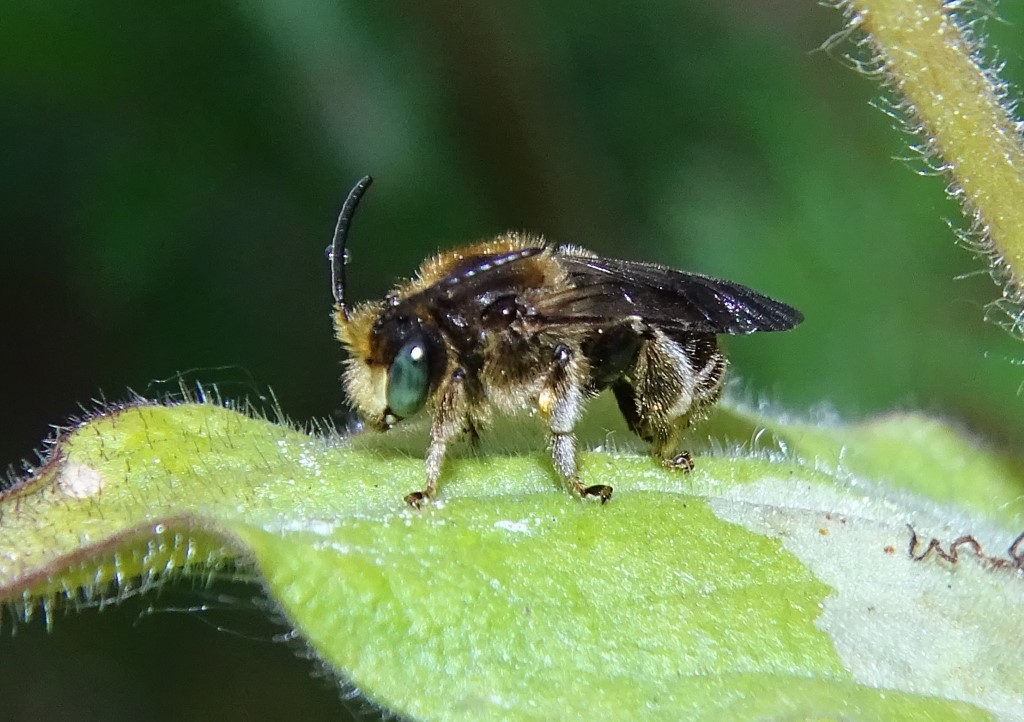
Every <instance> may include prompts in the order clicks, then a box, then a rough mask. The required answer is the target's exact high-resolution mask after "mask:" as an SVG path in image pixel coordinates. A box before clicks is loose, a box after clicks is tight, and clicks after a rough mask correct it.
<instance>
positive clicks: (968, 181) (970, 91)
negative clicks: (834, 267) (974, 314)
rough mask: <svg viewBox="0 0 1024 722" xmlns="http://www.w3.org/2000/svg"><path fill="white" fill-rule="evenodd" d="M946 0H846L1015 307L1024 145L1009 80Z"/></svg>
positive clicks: (1021, 265) (1021, 293)
mask: <svg viewBox="0 0 1024 722" xmlns="http://www.w3.org/2000/svg"><path fill="white" fill-rule="evenodd" d="M957 5H958V4H956V3H945V4H944V3H942V2H940V1H939V0H849V1H848V2H846V3H844V5H843V7H844V9H845V10H846V12H847V13H848V15H849V17H850V22H851V27H852V28H855V29H858V30H860V31H863V32H865V33H867V37H868V40H869V42H870V43H871V45H872V46H873V49H874V51H875V52H876V53H877V60H878V61H880V63H881V65H882V67H884V70H885V72H886V74H887V76H888V79H889V81H890V83H891V85H892V86H893V88H894V89H895V90H896V91H897V92H898V93H899V94H900V96H901V98H902V100H903V102H904V103H905V110H907V111H908V112H909V115H910V116H911V117H912V118H913V120H914V121H916V122H917V123H919V130H920V132H921V133H922V134H923V136H924V137H925V138H926V139H927V144H928V147H927V149H928V150H929V151H930V152H932V153H933V154H934V155H936V156H937V157H938V158H940V159H941V161H942V165H943V168H944V169H945V170H946V171H947V172H948V173H949V175H950V177H951V179H952V187H953V189H954V191H953V192H954V195H956V196H959V197H960V199H961V200H962V202H963V204H964V211H965V213H966V214H968V216H970V217H971V218H972V221H973V222H974V230H975V231H976V232H977V238H976V241H977V242H979V243H980V247H981V249H982V250H983V251H984V252H985V254H986V255H987V256H988V257H989V258H990V260H991V263H992V264H993V271H995V273H996V276H997V277H998V278H999V279H1000V280H1002V281H1004V282H1005V283H1006V289H1005V295H1006V297H1007V298H1008V299H1010V300H1012V301H1013V302H1014V305H1015V307H1016V308H1015V311H1014V317H1013V324H1012V325H1013V327H1014V328H1013V330H1014V331H1015V332H1016V333H1018V334H1019V333H1021V332H1022V331H1024V329H1022V328H1021V325H1020V324H1021V320H1022V318H1021V316H1020V313H1021V312H1020V308H1019V306H1017V304H1021V303H1022V302H1024V285H1022V282H1021V273H1022V269H1024V144H1022V142H1021V133H1020V126H1019V124H1018V122H1017V120H1016V119H1015V118H1014V117H1013V115H1012V112H1011V108H1010V106H1009V104H1008V103H1007V102H1006V101H1005V95H1006V92H1005V86H1004V85H1003V84H1002V83H1001V81H999V79H998V78H997V77H996V73H995V71H994V70H992V69H991V68H986V67H985V66H984V65H983V64H982V58H981V57H980V53H979V52H978V47H977V39H976V38H974V37H973V36H972V34H971V32H970V30H969V29H968V28H967V23H966V22H965V21H964V20H963V18H962V17H959V16H958V15H957V11H958V9H957Z"/></svg>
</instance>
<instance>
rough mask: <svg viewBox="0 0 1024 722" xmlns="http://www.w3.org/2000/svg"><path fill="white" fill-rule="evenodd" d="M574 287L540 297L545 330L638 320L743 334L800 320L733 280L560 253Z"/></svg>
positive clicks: (537, 307)
mask: <svg viewBox="0 0 1024 722" xmlns="http://www.w3.org/2000/svg"><path fill="white" fill-rule="evenodd" d="M558 260H559V262H560V263H561V264H562V265H563V267H564V268H565V270H566V272H567V273H568V276H569V280H570V283H571V284H572V288H569V289H565V290H561V291H554V292H551V293H546V294H540V295H538V297H536V298H535V299H534V302H533V304H532V305H533V311H534V312H535V314H536V316H535V317H536V318H538V319H539V320H540V321H541V323H542V324H544V325H545V326H560V325H571V324H577V323H602V324H603V323H614V322H616V321H621V320H623V319H625V318H630V317H633V318H640V319H642V320H643V321H644V322H645V323H647V324H649V325H651V326H657V327H659V328H662V329H663V330H666V331H681V332H686V333H716V334H747V333H754V332H755V331H784V330H786V329H789V328H793V327H794V326H796V325H797V324H798V323H800V322H801V321H802V320H803V315H802V314H801V313H800V312H799V311H797V310H796V309H795V308H792V307H791V306H787V305H786V304H784V303H782V302H780V301H776V300H774V299H771V298H768V297H767V296H765V295H763V294H760V293H758V292H757V291H754V290H752V289H750V288H747V287H746V286H742V285H740V284H738V283H732V282H731V281H723V280H720V279H717V278H709V277H708V276H701V275H698V274H694V273H686V272H684V271H677V270H675V269H672V268H667V267H665V266H658V265H654V264H650V263H638V262H634V261H620V260H616V259H609V258H598V257H591V256H583V255H575V254H571V253H569V254H561V253H560V254H559V255H558Z"/></svg>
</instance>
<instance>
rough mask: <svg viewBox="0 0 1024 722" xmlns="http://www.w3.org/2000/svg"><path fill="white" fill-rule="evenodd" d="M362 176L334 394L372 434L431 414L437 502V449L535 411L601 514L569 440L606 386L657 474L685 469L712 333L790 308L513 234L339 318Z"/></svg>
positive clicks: (353, 197) (782, 320)
mask: <svg viewBox="0 0 1024 722" xmlns="http://www.w3.org/2000/svg"><path fill="white" fill-rule="evenodd" d="M371 182H372V179H371V178H370V177H369V176H367V177H365V178H363V179H362V180H360V181H359V182H358V183H357V184H356V185H355V187H354V188H353V189H352V190H351V192H350V193H349V194H348V197H347V198H346V200H345V203H344V205H343V207H342V210H341V214H340V215H339V217H338V222H337V226H336V228H335V233H334V240H333V242H332V244H331V246H329V247H328V256H329V258H330V259H331V271H332V274H331V275H332V287H333V291H334V301H335V305H334V313H333V317H334V325H335V329H336V332H337V337H338V339H339V340H340V341H341V343H342V344H343V345H344V346H345V348H346V349H347V350H348V354H349V358H348V360H347V362H346V368H345V372H344V384H345V388H346V391H347V393H348V396H349V399H350V400H351V403H352V405H353V406H354V407H355V408H356V410H357V411H358V412H359V414H360V415H361V417H362V419H363V421H364V422H365V423H366V424H367V425H368V426H370V427H372V428H374V429H377V430H381V431H386V430H388V429H390V428H392V427H393V426H394V425H395V424H397V423H399V422H400V421H403V420H404V419H408V418H410V417H412V416H414V415H416V414H417V413H419V412H420V411H422V410H424V409H426V410H428V411H429V413H430V414H431V422H430V442H429V445H428V447H427V452H426V458H425V465H426V484H425V485H424V487H423V489H422V490H419V491H414V492H412V493H411V494H409V495H407V496H406V497H405V501H406V502H407V503H408V504H410V505H411V506H414V507H419V506H421V505H422V504H423V503H424V502H426V501H428V500H429V499H431V498H432V497H433V496H434V494H435V493H436V491H437V485H438V480H439V479H440V477H441V470H442V466H443V463H444V458H445V455H446V454H447V452H448V446H449V445H450V444H451V443H452V442H453V441H455V440H457V439H459V438H460V437H464V436H468V437H469V438H470V439H472V440H475V439H477V438H478V435H479V433H480V431H481V430H482V429H484V428H485V427H486V426H487V424H488V422H489V421H490V419H491V416H492V413H493V411H494V410H495V409H498V410H501V411H504V412H506V413H521V412H527V413H531V412H534V411H536V412H539V415H540V416H541V417H542V418H543V419H544V421H545V422H546V424H547V428H548V433H549V446H550V452H551V459H552V461H553V463H554V467H555V470H556V471H557V472H558V475H559V476H560V477H561V478H562V479H563V480H564V482H565V483H566V485H567V486H568V487H569V488H571V489H572V491H573V492H575V493H576V494H577V495H579V496H580V497H596V498H598V499H600V500H601V502H602V503H604V502H607V501H608V499H609V498H611V495H612V487H611V486H608V485H607V484H591V485H587V484H585V483H584V482H583V481H581V480H580V476H579V467H578V463H577V444H576V437H575V435H574V433H573V429H574V427H575V426H576V422H577V421H579V419H580V417H581V415H582V414H583V410H584V406H585V405H586V403H587V401H588V400H589V399H590V398H592V397H594V396H596V395H597V394H598V393H599V392H601V391H603V390H605V389H608V388H610V389H611V391H612V393H613V394H614V395H615V400H616V402H617V403H618V407H619V410H620V411H621V412H622V415H623V417H625V420H626V424H627V425H628V426H629V428H630V429H631V430H632V431H633V432H634V433H635V434H636V435H637V436H639V437H640V438H641V439H643V440H645V441H647V442H649V443H650V444H651V448H652V451H653V454H654V455H655V456H656V457H657V458H659V459H660V460H661V461H662V463H663V464H665V465H666V466H668V467H670V468H677V469H682V470H684V471H689V470H691V469H692V467H693V462H692V460H691V458H690V455H689V454H688V453H687V452H685V451H684V452H682V453H678V454H677V453H676V451H675V449H676V444H677V441H678V436H679V434H680V432H681V430H682V429H683V428H685V427H686V426H687V425H689V424H690V423H691V422H693V421H696V420H699V419H701V418H702V417H704V416H705V415H706V414H707V412H708V410H709V408H710V406H711V405H712V404H713V403H714V402H715V401H716V400H717V399H718V397H719V395H720V394H721V392H722V383H723V378H724V374H725V369H726V365H727V361H726V358H725V356H724V355H723V354H722V352H721V351H720V350H719V347H718V341H717V337H718V336H719V335H723V334H724V335H737V334H748V333H753V332H755V331H783V330H786V329H790V328H793V327H794V326H796V325H797V324H799V323H800V322H801V321H802V320H803V316H802V315H801V313H800V312H799V311H797V310H796V309H794V308H792V307H790V306H787V305H786V304H784V303H781V302H779V301H776V300H774V299H771V298H768V297H767V296H764V295H762V294H760V293H758V292H757V291H753V290H751V289H749V288H747V287H745V286H741V285H740V284H738V283H732V282H731V281H723V280H719V279H716V278H710V277H708V276H702V275H698V274H694V273H687V272H684V271H677V270H675V269H672V268H668V267H665V266H660V265H654V264H650V263H640V262H636V261H621V260H615V259H610V258H602V257H600V256H597V255H595V254H593V253H591V252H590V251H587V250H584V249H582V248H579V247H576V246H570V245H565V246H556V245H552V244H550V243H547V242H546V241H544V240H543V239H542V238H540V237H537V236H531V235H528V234H524V233H506V234H504V235H500V236H498V237H496V238H494V239H492V240H489V241H484V242H481V243H477V244H475V245H470V246H467V247H464V248H458V249H455V250H450V251H446V252H443V253H440V254H438V255H436V256H434V257H433V258H429V259H427V260H426V261H425V262H424V263H423V265H422V266H420V268H419V271H418V272H417V274H416V277H415V278H413V279H412V280H410V281H406V282H402V283H399V284H398V285H397V286H395V288H394V289H393V290H392V291H391V292H390V293H388V294H387V296H385V298H384V299H383V300H381V301H371V302H366V303H362V304H360V305H358V306H356V307H355V308H353V309H352V310H351V311H350V310H349V308H348V305H347V303H346V301H345V265H346V260H347V259H346V244H347V239H348V233H349V227H350V225H351V222H352V217H353V215H354V213H355V210H356V208H357V206H358V205H359V201H360V199H362V197H363V194H364V193H365V192H366V189H367V188H369V186H370V183H371Z"/></svg>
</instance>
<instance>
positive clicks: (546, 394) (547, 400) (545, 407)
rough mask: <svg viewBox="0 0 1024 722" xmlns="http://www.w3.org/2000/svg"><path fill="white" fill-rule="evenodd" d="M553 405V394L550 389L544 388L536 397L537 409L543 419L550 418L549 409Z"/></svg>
mask: <svg viewBox="0 0 1024 722" xmlns="http://www.w3.org/2000/svg"><path fill="white" fill-rule="evenodd" d="M554 405H555V392H554V391H553V390H552V389H551V388H550V387H546V388H544V389H542V390H541V392H540V396H538V397H537V408H538V409H539V410H540V413H541V414H542V415H543V416H544V418H545V419H547V418H550V417H551V408H552V407H553V406H554Z"/></svg>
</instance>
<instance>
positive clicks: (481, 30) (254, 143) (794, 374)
mask: <svg viewBox="0 0 1024 722" xmlns="http://www.w3.org/2000/svg"><path fill="white" fill-rule="evenodd" d="M1001 13H1002V17H1003V18H1004V19H1005V21H1006V22H997V21H994V20H993V21H989V22H988V23H987V24H986V26H985V27H984V28H983V30H985V31H987V32H988V33H989V34H990V35H991V36H992V39H993V43H992V44H993V45H994V46H996V47H998V48H999V51H1000V52H999V55H1000V58H1001V59H1002V60H1005V61H1006V62H1007V67H1006V70H1005V74H1004V76H1005V77H1006V78H1007V79H1008V80H1010V81H1011V82H1013V83H1015V84H1016V85H1017V86H1018V87H1019V84H1020V81H1021V79H1022V78H1024V61H1022V50H1024V34H1022V33H1021V32H1020V27H1021V25H1020V24H1021V22H1024V6H1021V4H1020V3H1016V4H1011V3H1007V4H1006V5H1004V7H1002V8H1001ZM0 16H2V21H0V48H3V50H2V51H0V57H2V58H3V62H0V98H2V100H0V157H2V162H3V173H2V175H0V183H2V184H3V188H2V191H3V192H2V198H3V200H2V202H0V228H2V229H3V230H2V236H0V267H2V269H3V282H2V283H0V331H2V334H3V335H2V338H3V342H4V348H3V357H4V359H5V361H6V363H5V366H6V369H5V372H4V373H3V374H2V375H0V401H2V404H3V407H4V409H5V415H6V418H7V421H6V422H5V423H4V425H3V431H4V433H3V434H2V435H0V462H3V463H7V462H10V463H12V464H14V466H15V468H17V467H18V466H19V463H18V462H19V459H22V458H27V459H29V460H34V458H35V457H34V452H33V450H34V449H37V448H39V446H40V441H41V440H42V439H43V438H44V437H46V436H47V435H48V433H49V426H48V425H49V424H51V423H60V422H62V421H64V420H65V419H66V418H68V417H69V416H70V415H73V414H76V413H78V412H79V411H80V408H79V404H85V405H86V406H87V407H90V408H91V407H92V404H91V402H90V399H93V398H96V397H98V396H100V395H101V394H102V395H104V396H105V397H106V398H107V399H109V400H121V399H124V398H126V397H127V394H128V392H127V389H128V388H129V387H130V388H132V389H134V390H136V391H138V392H139V393H142V394H146V395H166V394H169V393H174V392H176V390H177V388H178V380H177V374H178V373H179V372H185V376H186V378H188V379H190V380H202V381H204V382H206V383H216V384H218V386H219V388H220V389H221V392H222V393H223V394H224V395H225V396H228V397H243V396H248V397H252V398H256V397H258V396H259V395H261V394H265V391H266V388H267V387H271V388H273V390H274V392H275V393H276V396H277V399H278V401H279V402H280V405H281V407H282V408H283V409H284V411H285V412H286V413H287V414H288V415H289V416H290V417H291V418H293V419H295V420H297V421H307V420H310V419H315V418H323V417H331V416H334V417H336V418H337V417H338V416H339V415H340V414H341V413H343V412H342V409H343V399H342V394H341V389H340V385H339V384H338V382H337V376H338V372H339V368H338V363H339V361H340V359H341V351H340V349H339V347H338V345H337V344H336V342H335V341H334V340H333V339H332V337H331V328H330V322H329V310H330V302H331V299H330V290H329V286H328V279H329V269H328V266H327V262H326V260H325V258H324V253H323V251H324V247H325V246H326V245H327V243H328V241H329V239H330V235H331V232H332V230H333V224H334V220H335V214H336V213H337V210H338V208H339V205H340V202H341V200H342V198H343V196H344V194H345V193H346V192H347V190H348V189H349V187H350V186H351V184H352V183H353V181H354V180H355V179H356V178H357V177H359V176H361V175H363V174H365V173H372V174H373V175H374V176H375V177H376V180H377V183H376V184H375V186H374V188H373V190H372V191H371V192H370V193H369V195H368V196H367V198H366V200H365V201H364V204H363V206H362V208H361V211H360V214H359V216H358V218H357V220H356V222H355V227H354V235H353V237H352V240H351V256H352V264H351V266H350V270H349V277H350V287H351V293H352V297H353V298H354V299H356V298H366V297H371V296H373V297H375V296H379V295H381V294H382V293H383V292H384V291H385V290H386V288H387V287H388V286H389V285H390V283H391V282H392V281H393V279H394V278H395V277H396V276H401V275H408V274H411V273H412V271H413V270H414V268H415V266H416V265H417V263H418V262H419V261H420V260H421V259H422V257H423V256H424V255H425V254H427V253H430V252H433V251H435V250H437V249H438V248H444V247H448V246H451V245H453V244H457V243H463V242H467V241H471V240H476V239H478V238H481V237H484V236H488V235H492V234H495V233H497V232H500V231H503V230H506V229H510V228H518V229H529V230H531V231H534V232H540V233H543V234H545V235H546V236H548V237H549V238H551V239H555V240H558V241H561V242H572V243H578V244H581V245H584V246H587V247H589V248H591V249H592V250H594V251H597V252H599V253H602V254H605V255H614V256H622V257H628V258H637V259H646V260H655V261H662V262H666V263H671V264H674V265H678V266H682V267H686V268H690V269H694V270H699V271H701V272H705V273H710V274H714V275H721V276H724V277H727V278H730V279H734V280H737V281H740V282H743V283H746V284H749V285H752V286H754V287H756V288H757V289H759V290H761V291H763V292H766V293H769V294H772V295H775V296H777V297H779V298H781V299H784V300H786V301H788V302H790V303H792V304H794V305H796V306H797V307H799V308H800V309H802V310H803V311H804V312H805V314H806V317H807V321H806V322H805V324H804V325H803V326H801V327H800V328H799V329H798V330H796V331H794V332H791V333H786V334H781V335H777V336H755V337H750V338H741V339H732V340H731V341H730V342H729V346H730V349H731V352H732V353H731V356H732V359H733V361H734V366H733V375H734V377H735V378H738V379H740V380H741V381H740V383H739V385H738V391H739V393H740V394H741V395H745V396H747V397H748V398H753V399H764V400H768V401H770V402H773V403H775V404H778V405H779V406H780V407H781V408H784V409H788V410H791V411H794V412H796V413H806V412H808V411H809V410H812V409H822V408H824V409H827V410H836V411H838V412H839V413H840V414H842V415H843V416H845V417H847V418H851V419H856V418H861V417H863V416H865V415H869V414H873V413H878V412H885V411H889V410H893V409H924V410H926V411H929V412H932V413H935V414H938V415H941V416H943V417H946V418H949V419H951V420H953V421H955V422H956V423H958V424H961V425H963V426H964V427H965V428H967V429H969V430H971V431H972V432H975V433H977V434H978V435H979V436H981V437H984V438H987V439H990V440H991V441H992V442H993V443H997V444H1003V445H1010V446H1016V445H1019V443H1020V441H1021V439H1022V434H1021V429H1022V424H1021V422H1022V420H1024V404H1022V400H1021V396H1020V393H1021V384H1022V381H1024V373H1022V369H1021V367H1020V366H1021V363H1022V359H1024V350H1022V347H1021V345H1020V344H1019V343H1018V342H1015V341H1014V340H1012V339H1011V338H1009V337H1008V336H1007V335H1006V334H1005V333H1003V332H1002V331H1001V330H999V329H998V328H996V327H995V326H993V325H991V324H986V323H984V322H983V320H982V318H983V316H984V315H985V305H986V304H987V303H989V302H990V301H992V300H993V299H995V298H996V297H997V295H998V289H997V288H996V287H995V286H994V285H993V284H992V283H991V282H990V281H989V279H988V277H987V275H986V274H985V272H984V271H983V270H982V266H981V264H980V263H979V262H978V261H976V260H974V259H973V258H972V257H971V256H970V255H969V254H968V253H967V252H965V251H964V250H962V249H961V248H958V247H957V246H956V245H955V243H954V240H953V236H952V234H951V232H950V230H949V229H948V228H947V225H946V221H947V220H948V219H954V222H956V223H958V224H959V223H960V221H959V212H958V209H957V208H956V206H955V205H954V204H952V203H951V202H950V201H948V200H947V199H946V198H945V196H944V192H943V190H944V186H945V181H944V180H943V179H942V178H941V177H936V176H934V175H931V176H929V175H925V176H924V177H918V176H917V175H915V172H914V171H920V170H921V169H922V168H923V164H922V162H921V161H920V159H919V158H917V159H915V158H916V157H915V156H914V154H913V153H912V152H911V151H909V150H908V149H907V146H906V139H905V138H904V137H902V136H901V135H900V134H898V133H897V132H896V131H895V130H894V129H893V122H892V121H891V120H890V119H889V118H887V117H886V116H885V115H884V114H883V113H880V112H878V110H876V109H873V108H871V107H870V106H869V102H870V101H871V100H872V99H875V98H877V97H878V96H879V90H878V88H877V87H876V86H875V85H874V84H873V83H872V82H871V81H870V80H868V79H866V78H864V77H862V76H859V75H857V74H855V73H853V72H851V71H850V70H848V69H847V68H846V67H844V66H843V64H842V63H841V62H840V61H839V59H838V56H839V55H841V52H840V51H835V52H832V53H828V52H821V51H816V48H817V47H818V46H819V45H820V44H821V43H822V42H823V41H824V40H825V38H827V37H828V36H829V35H831V34H832V33H833V32H835V31H836V30H838V29H839V28H840V27H841V20H840V17H839V15H838V14H837V13H836V12H834V11H832V10H829V9H826V8H823V7H819V6H817V5H815V4H814V3H812V2H800V1H796V0H777V1H776V2H769V3H749V2H742V1H741V0H723V1H721V2H718V3H714V4H710V5H709V4H707V3H698V2H690V1H687V0H684V1H681V2H651V3H646V4H631V5H630V6H629V7H626V6H624V5H623V6H620V7H615V6H612V5H611V4H595V3H590V2H580V1H579V0H569V1H566V2H559V3H545V2H536V1H534V0H529V1H527V2H519V3H496V2H484V3H479V4H461V3H455V2H444V1H442V0H426V1H424V2H415V3H414V2H409V3H380V2H375V3H371V2H365V3H337V2H326V1H321V2H306V3H292V2H289V1H288V0H266V1H264V2H259V1H257V2H253V3H249V4H247V3H237V4H236V3H230V2H222V1H220V0H211V1H210V2H205V3H163V4H146V5H142V4H139V3H132V2H126V1H123V0H122V1H118V0H89V1H88V2H82V1H76V0H53V1H52V2H47V3H36V2H26V1H23V0H15V1H13V2H12V1H8V2H7V3H5V4H4V9H3V12H2V13H0ZM843 49H848V48H843ZM258 597H259V589H258V587H255V586H239V585H218V586H216V587H215V588H214V589H212V590H201V591H200V592H198V593H192V592H191V589H190V585H188V584H178V585H174V586H172V587H170V588H168V589H166V590H165V592H164V593H163V594H162V595H160V596H156V597H151V598H147V599H144V600H141V601H139V600H135V601H129V602H127V603H125V604H123V605H121V606H119V607H117V608H113V609H107V610H105V611H103V612H102V613H97V612H95V611H86V612H84V613H82V614H74V615H70V616H68V617H66V618H64V617H60V618H58V620H57V623H56V627H55V631H54V633H53V634H52V635H47V634H46V632H45V631H44V630H43V629H42V626H41V625H40V624H39V623H38V622H36V623H33V624H30V625H28V626H22V627H20V628H19V629H18V630H17V634H16V635H15V636H13V637H12V636H11V635H10V634H9V632H10V625H9V621H10V618H9V617H6V618H5V620H4V630H3V634H2V635H0V637H2V638H0V665H2V667H3V669H4V672H5V674H3V675H2V676H0V718H4V719H30V718H31V719H37V720H49V719H68V720H70V719H75V720H107V719H115V718H123V717H128V716H131V717H133V718H134V719H137V720H179V719H213V718H216V719H222V720H233V719H238V720H243V719H245V720H252V719H283V718H286V717H291V718H297V719H338V717H339V715H340V714H342V710H343V703H342V702H340V701H339V694H338V692H337V689H336V688H335V687H334V686H333V684H332V683H331V682H329V681H327V680H325V679H324V678H322V677H317V676H314V675H313V673H314V672H315V671H316V668H315V665H314V664H312V663H310V662H309V661H308V660H306V659H304V658H302V655H301V654H296V651H298V652H301V650H302V647H301V645H299V644H297V643H294V642H293V643H280V642H275V641H273V639H274V638H275V635H279V634H282V633H284V632H285V631H286V627H284V626H282V625H280V624H276V623H273V622H270V621H261V620H263V618H264V616H265V615H264V614H263V611H262V608H263V604H262V603H260V602H259V601H258ZM195 605H208V606H209V607H210V608H211V610H208V611H192V612H185V613H180V614H179V613H174V610H176V609H178V608H181V607H189V606H195ZM151 606H152V607H154V608H155V609H156V610H157V612H156V613H148V612H147V611H146V610H147V608H149V607H151ZM216 627H224V628H225V629H226V630H227V631H217V630H216V629H215V628H216ZM410 683H415V681H414V680H410ZM346 706H347V708H348V710H349V711H350V712H352V713H359V711H360V710H365V709H366V707H365V705H361V704H360V703H346Z"/></svg>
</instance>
